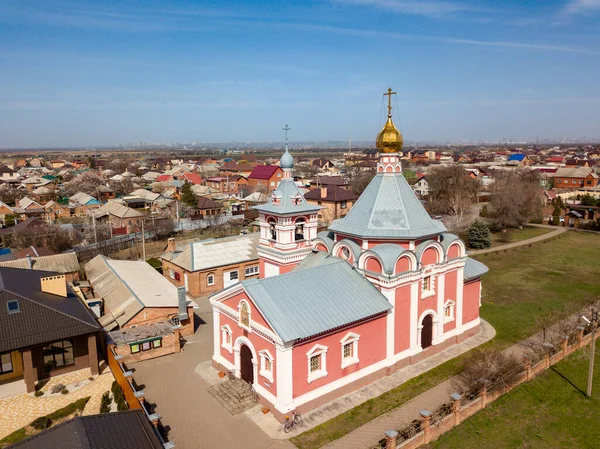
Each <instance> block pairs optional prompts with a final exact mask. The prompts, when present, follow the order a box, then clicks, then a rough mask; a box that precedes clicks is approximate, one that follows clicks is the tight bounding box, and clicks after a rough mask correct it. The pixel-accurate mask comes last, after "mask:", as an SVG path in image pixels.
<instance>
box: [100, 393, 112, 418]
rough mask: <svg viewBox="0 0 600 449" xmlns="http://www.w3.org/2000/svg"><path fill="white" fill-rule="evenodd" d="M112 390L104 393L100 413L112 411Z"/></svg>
mask: <svg viewBox="0 0 600 449" xmlns="http://www.w3.org/2000/svg"><path fill="white" fill-rule="evenodd" d="M110 402H111V400H110V392H108V391H107V392H106V393H104V394H103V395H102V398H101V399H100V413H108V412H110Z"/></svg>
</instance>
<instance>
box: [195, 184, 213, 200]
mask: <svg viewBox="0 0 600 449" xmlns="http://www.w3.org/2000/svg"><path fill="white" fill-rule="evenodd" d="M192 192H194V195H196V196H208V197H210V196H211V194H212V190H211V188H210V187H208V186H197V185H194V186H192Z"/></svg>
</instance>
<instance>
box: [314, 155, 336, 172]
mask: <svg viewBox="0 0 600 449" xmlns="http://www.w3.org/2000/svg"><path fill="white" fill-rule="evenodd" d="M311 165H312V166H313V167H317V168H319V169H320V170H325V171H330V170H333V169H334V167H335V166H334V165H333V162H331V161H330V160H329V159H325V158H322V157H320V158H318V159H313V160H312V162H311Z"/></svg>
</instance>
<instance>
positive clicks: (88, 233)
mask: <svg viewBox="0 0 600 449" xmlns="http://www.w3.org/2000/svg"><path fill="white" fill-rule="evenodd" d="M94 228H95V231H94ZM82 231H83V238H84V239H85V241H86V242H87V243H88V244H92V243H100V242H103V241H105V240H110V238H111V237H112V232H111V224H110V223H109V222H107V221H103V222H102V221H99V220H96V222H95V223H94V220H93V219H92V217H91V215H90V216H88V217H87V220H86V223H85V225H84V226H83V230H82Z"/></svg>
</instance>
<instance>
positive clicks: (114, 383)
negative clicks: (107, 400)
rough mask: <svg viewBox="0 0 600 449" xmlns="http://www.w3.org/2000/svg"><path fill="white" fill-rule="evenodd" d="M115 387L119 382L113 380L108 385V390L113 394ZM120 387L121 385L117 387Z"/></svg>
mask: <svg viewBox="0 0 600 449" xmlns="http://www.w3.org/2000/svg"><path fill="white" fill-rule="evenodd" d="M117 387H119V384H118V382H117V381H116V380H113V383H112V385H111V387H110V392H111V393H112V394H113V395H114V394H115V390H116V389H117ZM119 388H121V387H119Z"/></svg>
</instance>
